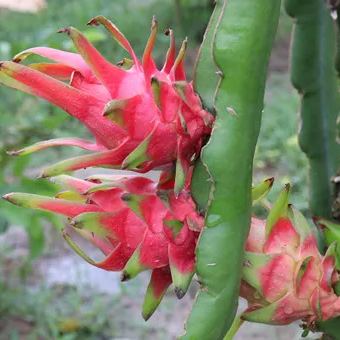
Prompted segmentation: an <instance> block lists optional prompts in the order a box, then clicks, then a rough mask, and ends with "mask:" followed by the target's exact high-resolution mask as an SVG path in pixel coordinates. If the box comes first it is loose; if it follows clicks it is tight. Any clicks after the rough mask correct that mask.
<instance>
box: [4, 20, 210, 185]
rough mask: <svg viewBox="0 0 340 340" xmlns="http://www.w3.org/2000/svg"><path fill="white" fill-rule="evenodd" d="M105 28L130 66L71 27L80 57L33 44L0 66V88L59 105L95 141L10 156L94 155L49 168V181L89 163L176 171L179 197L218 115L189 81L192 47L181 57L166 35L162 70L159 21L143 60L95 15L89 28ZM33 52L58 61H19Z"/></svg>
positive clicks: (48, 144)
mask: <svg viewBox="0 0 340 340" xmlns="http://www.w3.org/2000/svg"><path fill="white" fill-rule="evenodd" d="M99 24H102V25H103V26H104V27H105V28H106V29H107V30H108V31H109V32H110V33H111V34H112V36H113V38H114V39H115V40H116V41H117V42H118V43H119V44H120V45H121V46H122V47H123V48H124V49H125V50H126V51H127V52H128V53H129V54H130V56H131V58H132V60H131V61H127V62H124V63H121V64H119V65H113V64H111V63H110V62H108V61H107V60H106V59H105V58H104V57H103V56H102V55H101V54H100V53H99V52H98V51H97V50H96V48H95V47H94V46H93V45H92V44H91V43H90V42H89V41H88V40H87V39H86V37H85V36H84V35H83V34H81V33H80V32H79V31H78V30H76V29H75V28H73V27H69V28H66V29H64V30H61V32H65V33H67V34H68V35H69V36H70V38H71V39H72V40H73V42H74V45H75V47H76V49H77V50H78V53H71V52H65V51H60V50H56V49H53V48H48V47H35V48H30V49H28V50H26V51H23V52H21V53H19V54H18V55H17V56H15V57H14V58H13V61H4V62H1V64H0V82H1V83H3V84H5V85H7V86H9V87H12V88H16V89H18V90H21V91H24V92H27V93H30V94H33V95H35V96H38V97H41V98H44V99H46V100H48V101H49V102H51V103H53V104H54V105H57V106H59V107H60V108H62V109H63V110H65V111H66V112H68V113H69V114H70V115H72V116H73V117H76V118H77V119H79V120H80V121H81V122H82V123H84V124H85V125H86V127H87V128H88V129H89V130H90V131H91V133H92V134H93V136H94V137H95V140H96V142H95V143H93V142H91V141H87V140H83V139H79V138H66V139H53V140H49V141H44V142H40V143H37V144H34V145H32V146H29V147H26V148H24V149H22V150H17V151H13V152H12V154H16V155H19V154H27V153H31V152H34V151H37V150H41V149H45V148H47V147H51V146H58V145H71V146H76V147H80V148H83V149H86V150H89V151H93V153H91V154H88V155H85V156H80V157H74V158H72V159H67V160H64V161H61V162H59V163H57V164H54V165H52V166H50V167H47V168H46V169H45V170H44V171H43V173H42V176H44V177H50V176H56V175H58V174H61V173H63V172H65V171H72V170H77V169H80V168H86V167H90V166H105V167H111V168H123V169H131V170H135V171H138V172H146V171H148V170H150V169H154V168H167V169H171V168H175V169H176V192H179V191H180V190H181V188H183V186H184V182H185V179H186V174H187V173H188V170H189V168H190V164H191V163H192V161H193V160H194V159H195V158H196V157H197V156H198V154H199V151H200V149H201V146H202V143H203V142H204V139H205V138H206V137H207V136H208V135H209V134H210V131H211V125H212V122H213V116H212V115H211V114H210V113H208V112H207V111H205V110H204V109H203V108H202V105H201V101H200V99H199V97H198V96H197V95H196V94H195V93H194V91H193V87H192V83H190V82H188V81H187V80H186V76H185V72H184V67H183V60H184V55H185V50H186V44H187V42H186V40H185V41H184V42H183V44H182V46H181V49H180V51H179V53H178V55H177V57H176V56H175V40H174V35H173V32H172V30H168V34H169V36H170V48H169V50H168V52H167V55H166V60H165V63H164V66H163V68H162V69H161V70H159V69H157V67H156V65H155V62H154V60H153V58H152V50H153V47H154V44H155V40H156V33H157V22H156V21H155V20H153V22H152V27H151V34H150V37H149V40H148V42H147V44H146V48H145V51H144V54H143V58H142V60H141V61H140V60H139V59H138V58H137V56H136V55H135V53H134V51H133V49H132V47H131V45H130V43H129V42H128V40H127V39H126V38H125V37H124V35H123V34H122V33H121V32H120V31H119V30H118V28H117V27H116V26H115V25H114V24H113V23H111V22H110V21H109V20H107V19H106V18H104V17H103V16H97V17H95V18H93V19H92V20H90V22H89V25H99ZM32 54H34V55H39V56H41V57H44V58H47V59H49V60H51V61H54V63H37V64H30V65H27V66H24V65H22V64H20V62H21V61H22V60H24V59H26V58H27V57H28V56H29V55H32ZM67 82H68V83H69V84H67ZM173 173H174V171H173Z"/></svg>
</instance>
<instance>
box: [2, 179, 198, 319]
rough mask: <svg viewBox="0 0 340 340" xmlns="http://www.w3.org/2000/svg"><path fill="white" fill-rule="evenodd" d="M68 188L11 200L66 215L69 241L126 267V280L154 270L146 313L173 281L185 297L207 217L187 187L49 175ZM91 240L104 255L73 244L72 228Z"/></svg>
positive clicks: (114, 266)
mask: <svg viewBox="0 0 340 340" xmlns="http://www.w3.org/2000/svg"><path fill="white" fill-rule="evenodd" d="M51 180H52V181H53V182H55V183H56V184H58V185H60V186H62V187H63V188H64V189H65V190H64V191H62V192H60V193H58V194H57V195H56V197H54V198H50V197H45V196H39V195H34V194H25V193H12V194H7V195H5V196H4V198H5V199H6V200H8V201H10V202H11V203H14V204H17V205H20V206H24V207H29V208H34V209H40V210H45V211H51V212H55V213H58V214H62V215H65V216H67V217H68V218H69V219H70V226H69V227H67V228H65V229H64V230H63V236H64V238H65V240H66V241H67V242H68V243H69V245H70V246H71V247H72V248H73V249H74V250H75V251H76V252H77V253H78V254H79V255H80V256H81V257H83V258H84V259H85V260H86V261H87V262H89V263H90V264H92V265H94V266H96V267H99V268H102V269H105V270H109V271H122V280H123V281H125V280H128V279H130V278H133V277H135V276H136V275H137V274H138V273H140V272H141V271H144V270H152V274H151V280H150V284H149V287H148V289H147V293H146V297H145V302H144V307H143V316H144V318H145V319H148V318H149V317H150V316H151V315H152V313H153V312H154V310H155V309H156V308H157V306H158V304H159V303H160V301H161V299H162V297H163V295H164V294H165V292H166V290H167V288H168V287H169V286H170V284H171V283H173V284H174V287H175V293H176V295H177V297H178V298H182V297H183V296H184V294H185V293H186V291H187V289H188V286H189V284H190V282H191V279H192V276H193V274H194V272H195V247H196V242H197V239H198V236H199V233H200V231H201V229H202V227H203V224H204V219H203V217H202V216H200V215H199V214H198V213H197V212H196V205H195V203H194V202H193V200H192V199H191V197H190V195H189V192H188V191H187V190H183V191H182V192H181V193H180V194H179V195H175V193H174V191H173V190H167V189H165V188H164V187H162V185H161V184H159V183H156V182H154V181H152V180H150V179H147V178H144V177H138V176H130V177H123V178H121V176H120V177H119V176H115V175H106V176H92V177H89V178H88V179H87V180H81V179H77V178H74V177H71V176H67V175H59V176H56V177H53V178H51ZM69 229H72V230H73V231H75V232H77V233H78V234H80V235H81V236H82V237H84V238H86V239H87V240H89V241H90V242H92V243H93V244H94V245H95V246H96V247H98V248H99V249H100V250H101V251H102V252H103V254H104V256H105V257H104V259H103V260H101V261H94V260H93V259H92V258H90V257H89V256H88V255H86V254H85V252H84V251H83V250H82V249H81V248H80V247H79V246H78V245H77V244H76V243H75V241H74V240H73V238H72V234H71V233H70V230H69Z"/></svg>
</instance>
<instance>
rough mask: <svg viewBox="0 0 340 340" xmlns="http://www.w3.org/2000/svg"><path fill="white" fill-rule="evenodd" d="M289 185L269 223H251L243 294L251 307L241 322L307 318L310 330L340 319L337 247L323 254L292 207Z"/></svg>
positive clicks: (305, 320)
mask: <svg viewBox="0 0 340 340" xmlns="http://www.w3.org/2000/svg"><path fill="white" fill-rule="evenodd" d="M288 194H289V186H287V187H286V188H285V190H284V191H283V192H282V193H281V195H280V197H279V198H278V200H277V201H276V203H275V204H274V206H273V207H272V210H271V212H270V213H269V215H268V218H267V221H264V220H260V219H257V218H253V219H252V224H251V228H250V233H249V237H248V240H247V243H246V255H245V261H244V268H243V283H242V286H241V296H243V297H244V298H246V299H247V300H248V303H249V308H248V310H246V311H245V312H244V313H243V314H242V318H243V319H245V320H248V321H253V322H262V323H269V324H277V325H284V324H289V323H291V322H293V321H296V320H303V321H304V322H306V323H307V325H308V327H310V328H311V327H313V324H314V323H315V322H316V321H319V320H327V319H330V318H333V317H337V316H339V315H340V297H338V296H337V295H336V294H335V291H334V289H333V287H334V284H335V283H336V282H338V281H339V277H338V273H337V269H338V268H336V251H335V247H336V244H335V243H333V244H332V245H331V246H330V247H329V248H328V250H327V252H326V254H325V255H322V254H321V253H320V252H319V250H318V246H317V240H316V236H315V234H314V233H313V231H312V229H311V227H310V226H309V225H308V222H307V221H306V219H305V218H304V217H303V215H302V214H301V213H300V212H298V211H297V210H296V209H295V208H293V207H292V206H290V205H288Z"/></svg>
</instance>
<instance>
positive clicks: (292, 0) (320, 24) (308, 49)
mask: <svg viewBox="0 0 340 340" xmlns="http://www.w3.org/2000/svg"><path fill="white" fill-rule="evenodd" d="M285 5H286V10H287V13H288V14H289V15H290V16H291V17H293V18H294V24H295V29H294V34H293V45H292V61H291V78H292V83H293V85H294V87H295V88H296V89H297V90H298V91H299V93H300V94H301V130H300V134H299V143H300V147H301V149H302V150H303V152H304V153H305V154H306V156H307V158H308V160H309V177H310V207H311V211H312V214H313V215H317V216H322V217H331V207H332V203H333V199H334V185H333V184H332V182H331V178H332V177H333V176H335V174H336V172H337V170H338V167H339V164H340V146H339V144H337V142H336V135H337V117H338V114H339V97H338V88H337V77H336V70H335V67H334V64H335V52H336V46H335V45H336V37H335V25H334V23H333V20H332V18H331V15H330V11H329V8H328V7H327V5H326V2H325V1H324V0H286V2H285Z"/></svg>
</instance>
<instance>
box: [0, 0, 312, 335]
mask: <svg viewBox="0 0 340 340" xmlns="http://www.w3.org/2000/svg"><path fill="white" fill-rule="evenodd" d="M212 8H213V4H212V1H211V0H162V1H161V0H143V1H140V0H115V1H108V0H81V1H80V0H47V1H43V0H32V1H30V0H0V60H7V59H11V57H13V56H14V55H15V54H16V53H18V52H20V51H22V50H24V49H27V48H29V47H32V46H50V47H54V48H60V49H64V50H70V51H72V50H73V46H72V44H71V42H70V40H69V39H68V38H67V36H66V35H63V34H56V31H57V30H58V29H60V28H62V27H65V26H69V25H72V26H75V27H77V28H78V29H80V30H82V31H83V32H85V34H86V36H87V37H88V38H89V39H90V40H91V41H92V42H93V43H94V44H95V45H96V46H97V47H98V49H99V50H100V51H102V52H103V54H104V55H105V56H106V57H107V58H108V59H109V60H111V61H112V62H114V63H116V62H117V61H119V60H121V59H122V57H124V56H125V55H124V53H123V51H122V50H121V49H120V48H119V46H118V45H117V44H115V43H114V42H113V40H112V39H111V38H110V37H109V36H108V35H107V34H106V33H105V32H104V30H102V29H101V28H88V27H87V26H86V23H87V21H88V20H89V19H90V18H91V17H93V16H95V15H98V14H102V15H105V16H107V17H108V18H110V19H111V20H112V21H114V22H115V23H116V24H117V25H118V26H119V28H120V29H121V30H122V31H123V32H124V34H125V35H126V36H127V37H128V39H129V40H130V41H131V43H132V46H134V48H135V50H136V52H137V54H138V55H141V53H142V51H143V49H144V44H145V42H146V39H147V37H148V34H149V30H150V22H151V18H152V16H153V15H156V17H157V19H158V22H159V25H160V32H162V31H164V30H165V29H166V28H168V27H172V28H174V30H175V33H176V35H177V43H178V44H180V42H181V39H183V38H184V37H185V36H188V38H189V51H188V56H187V70H188V74H189V75H192V70H193V65H194V60H195V56H196V54H197V50H198V47H199V44H200V42H201V39H202V36H203V33H204V30H205V26H206V24H207V22H208V20H209V16H210V14H211V11H212ZM290 31H291V23H290V20H289V19H288V17H287V16H286V15H285V14H284V11H283V10H282V15H281V20H280V26H279V31H278V34H277V38H276V42H275V48H274V51H273V54H272V58H271V63H270V72H269V74H268V85H267V91H266V101H265V109H264V113H263V125H262V128H261V134H260V139H259V144H258V148H257V151H256V159H255V177H256V178H257V179H262V178H264V177H268V176H275V177H276V178H277V180H276V184H275V187H274V190H273V193H272V195H275V193H276V192H277V191H278V190H279V189H280V187H281V185H282V184H283V183H286V182H287V181H290V182H291V183H293V190H294V192H293V195H292V197H293V201H294V203H295V204H296V206H297V207H299V208H300V209H302V210H306V208H307V192H306V191H307V189H306V172H307V167H306V160H305V158H304V155H303V154H302V153H301V152H300V151H299V148H298V145H297V137H296V132H297V128H298V121H297V114H296V113H297V111H298V96H297V94H296V93H295V92H294V90H293V89H292V87H291V85H290V83H289V74H288V73H289V60H288V59H289V44H290ZM167 45H168V38H167V37H166V36H165V35H163V34H162V33H160V34H159V35H158V41H157V47H156V49H155V53H154V55H155V57H156V60H157V62H158V63H159V64H161V63H162V61H163V59H164V56H165V52H166V49H167ZM251 76H252V75H251V74H250V75H249V77H251ZM0 118H1V124H0V169H1V172H0V194H1V195H2V194H4V193H7V192H11V191H23V192H32V193H40V194H53V192H54V187H53V185H52V184H50V183H49V182H47V181H44V180H36V179H35V177H36V175H37V174H38V173H39V167H41V166H42V165H43V164H45V165H46V164H48V163H52V162H54V161H56V160H58V159H60V158H65V157H66V156H70V155H72V154H79V150H72V148H66V149H63V148H60V149H53V150H52V149H50V150H47V151H43V152H41V153H36V154H33V155H31V156H24V157H18V158H15V157H9V156H7V154H6V150H11V149H17V148H20V147H22V146H26V145H29V144H32V143H34V142H36V141H39V140H44V139H50V138H56V137H63V136H80V137H83V136H86V134H87V132H86V131H85V129H84V128H83V127H82V126H81V125H80V124H78V122H77V121H76V120H74V119H71V118H70V117H68V116H67V115H66V114H65V113H64V112H62V111H61V110H59V109H57V108H55V107H52V106H51V105H49V104H48V103H46V102H44V101H41V100H39V99H37V98H34V97H31V96H29V95H24V94H22V93H19V92H16V91H13V90H9V89H7V88H4V87H0ZM64 223H65V221H64V220H62V219H61V218H58V217H55V216H53V215H50V214H47V213H37V212H33V211H31V210H26V209H22V208H16V207H15V206H12V205H10V204H8V203H6V202H4V201H0V339H67V340H69V339H149V338H150V337H152V338H154V339H174V338H175V335H178V334H180V333H181V332H182V327H183V320H185V318H186V316H187V314H188V313H189V311H190V306H191V304H192V300H193V297H194V295H195V289H196V287H195V285H193V287H192V289H191V292H190V294H187V296H186V297H185V298H184V299H183V300H182V301H181V302H179V301H177V300H176V298H175V295H174V294H173V292H172V291H170V292H169V293H168V294H167V296H166V297H165V299H164V301H163V303H162V304H161V306H160V307H159V309H158V311H157V312H156V313H155V315H154V316H153V317H152V318H151V320H149V321H148V322H147V323H145V322H144V321H143V319H142V317H141V315H140V308H141V304H142V301H143V295H144V290H145V289H146V285H147V280H148V275H147V274H141V275H140V276H139V277H138V278H137V279H135V280H132V282H127V283H124V284H121V283H120V282H119V274H117V273H107V272H104V271H101V270H100V269H97V268H92V267H90V266H89V265H88V264H87V263H85V262H83V260H82V259H80V258H79V257H77V256H76V255H74V254H73V253H72V252H71V251H70V250H69V249H68V248H67V246H66V245H65V244H64V243H63V240H62V238H61V237H60V233H59V231H60V229H61V228H62V226H63V224H64ZM300 334H301V332H300V330H299V328H298V326H297V325H292V326H290V327H285V328H280V327H270V326H261V325H255V324H252V325H249V326H248V325H247V327H244V328H243V329H241V332H240V334H239V335H238V336H237V338H238V339H255V338H256V339H292V338H299V337H300Z"/></svg>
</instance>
